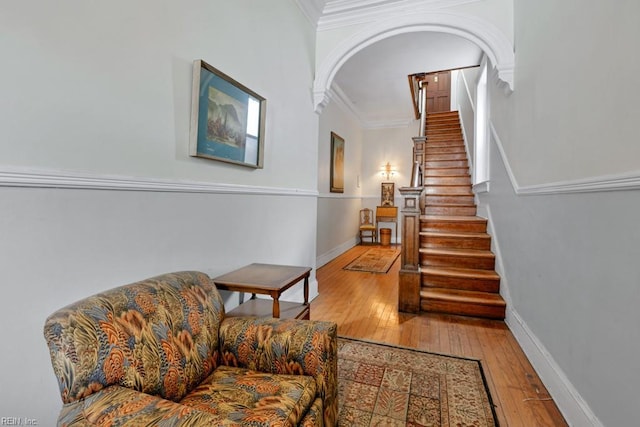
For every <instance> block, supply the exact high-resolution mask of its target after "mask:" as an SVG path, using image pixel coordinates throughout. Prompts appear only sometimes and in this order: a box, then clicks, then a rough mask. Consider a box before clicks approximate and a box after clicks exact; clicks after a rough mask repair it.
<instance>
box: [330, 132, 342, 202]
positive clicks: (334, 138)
mask: <svg viewBox="0 0 640 427" xmlns="http://www.w3.org/2000/svg"><path fill="white" fill-rule="evenodd" d="M330 179H331V182H330V184H331V192H332V193H344V139H342V138H341V137H340V136H339V135H338V134H336V133H334V132H331V178H330Z"/></svg>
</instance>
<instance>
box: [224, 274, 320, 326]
mask: <svg viewBox="0 0 640 427" xmlns="http://www.w3.org/2000/svg"><path fill="white" fill-rule="evenodd" d="M310 273H311V268H310V267H295V266H290V265H275V264H249V265H247V266H245V267H242V268H239V269H237V270H234V271H232V272H230V273H227V274H223V275H222V276H218V277H216V278H214V279H213V281H214V283H215V284H216V287H217V288H218V289H224V290H227V291H236V292H250V293H251V299H250V300H249V301H247V302H244V303H242V304H240V305H239V306H238V307H236V308H234V309H233V310H231V311H229V312H228V313H227V316H230V317H234V316H235V317H237V316H258V317H266V316H272V317H276V318H278V317H282V318H295V319H306V320H309V317H310V314H311V310H310V306H309V274H310ZM303 279H304V303H302V304H300V303H295V302H288V301H280V295H282V293H283V292H284V291H286V290H287V289H289V288H290V287H291V286H293V285H295V284H296V283H298V282H299V281H300V280H303ZM256 294H261V295H270V296H271V298H272V299H273V303H272V302H271V301H269V300H264V299H258V298H256Z"/></svg>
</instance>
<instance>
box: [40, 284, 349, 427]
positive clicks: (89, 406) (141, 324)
mask: <svg viewBox="0 0 640 427" xmlns="http://www.w3.org/2000/svg"><path fill="white" fill-rule="evenodd" d="M44 334H45V338H46V340H47V344H48V346H49V351H50V354H51V361H52V364H53V370H54V372H55V375H56V377H57V379H58V383H59V386H60V393H61V395H62V401H63V403H64V405H63V407H62V410H61V412H60V415H59V418H58V425H59V426H89V425H92V426H94V425H95V426H124V425H127V426H150V425H161V426H205V425H206V426H209V425H211V426H245V425H250V426H296V425H302V426H323V425H324V426H334V425H335V423H336V417H337V412H338V398H337V393H338V392H337V343H336V339H337V338H336V325H335V324H334V323H330V322H320V321H305V320H280V319H270V318H269V319H267V318H249V317H245V318H243V317H234V318H225V316H224V306H223V303H222V299H221V297H220V294H219V293H218V291H217V289H216V287H215V285H214V284H213V282H212V281H211V279H209V277H208V276H207V275H205V274H203V273H199V272H178V273H171V274H165V275H162V276H158V277H154V278H151V279H147V280H143V281H141V282H137V283H133V284H130V285H126V286H121V287H119V288H115V289H111V290H109V291H106V292H103V293H101V294H98V295H95V296H92V297H89V298H86V299H84V300H81V301H78V302H76V303H74V304H71V305H69V306H67V307H65V308H62V309H61V310H59V311H57V312H55V313H53V314H52V315H51V316H49V318H48V319H47V321H46V323H45V327H44Z"/></svg>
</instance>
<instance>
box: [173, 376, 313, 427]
mask: <svg viewBox="0 0 640 427" xmlns="http://www.w3.org/2000/svg"><path fill="white" fill-rule="evenodd" d="M315 396H316V383H315V381H314V379H313V378H312V377H309V376H305V375H274V374H267V373H263V372H256V371H250V370H248V369H240V368H232V367H227V366H220V367H219V368H218V369H216V370H215V371H214V372H213V374H211V375H210V376H209V378H207V379H206V380H205V381H204V382H203V383H202V384H200V385H199V386H198V387H196V389H195V390H193V392H191V393H189V394H188V395H187V396H186V397H185V398H184V399H182V401H181V402H180V403H181V404H183V405H186V406H188V407H190V408H195V409H198V410H199V411H202V412H208V413H210V414H212V415H214V416H216V417H218V418H219V419H220V425H227V423H224V422H223V421H224V420H229V421H230V422H233V423H241V424H243V425H258V424H259V425H268V426H295V425H298V423H300V420H301V419H302V417H303V415H304V414H305V413H306V412H307V410H308V409H309V407H310V406H311V403H312V402H313V400H314V399H315Z"/></svg>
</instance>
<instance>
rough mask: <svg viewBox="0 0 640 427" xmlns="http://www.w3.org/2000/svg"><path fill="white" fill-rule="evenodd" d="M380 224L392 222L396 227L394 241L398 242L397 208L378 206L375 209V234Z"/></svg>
mask: <svg viewBox="0 0 640 427" xmlns="http://www.w3.org/2000/svg"><path fill="white" fill-rule="evenodd" d="M381 222H393V223H394V224H395V227H396V234H395V236H396V240H395V243H397V242H398V207H397V206H378V207H376V234H379V232H378V225H379V224H380V223H381Z"/></svg>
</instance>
